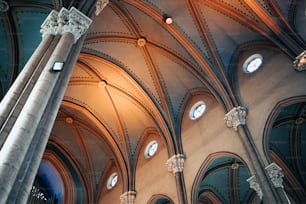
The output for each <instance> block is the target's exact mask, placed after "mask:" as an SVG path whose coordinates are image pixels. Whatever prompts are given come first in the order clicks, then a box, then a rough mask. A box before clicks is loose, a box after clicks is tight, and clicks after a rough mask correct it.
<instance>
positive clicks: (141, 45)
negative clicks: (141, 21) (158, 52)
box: [137, 38, 147, 47]
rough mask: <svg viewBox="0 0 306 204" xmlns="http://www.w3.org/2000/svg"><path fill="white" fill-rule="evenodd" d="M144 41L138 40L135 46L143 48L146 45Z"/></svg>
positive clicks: (143, 39) (142, 39)
mask: <svg viewBox="0 0 306 204" xmlns="http://www.w3.org/2000/svg"><path fill="white" fill-rule="evenodd" d="M146 42H147V41H146V39H145V38H139V39H138V40H137V45H138V46H139V47H143V46H145V45H146Z"/></svg>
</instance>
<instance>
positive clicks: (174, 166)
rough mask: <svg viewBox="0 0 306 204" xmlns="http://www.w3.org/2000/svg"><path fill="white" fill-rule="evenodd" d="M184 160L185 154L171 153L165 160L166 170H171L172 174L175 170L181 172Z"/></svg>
mask: <svg viewBox="0 0 306 204" xmlns="http://www.w3.org/2000/svg"><path fill="white" fill-rule="evenodd" d="M184 161H185V156H184V155H183V154H176V155H173V156H172V157H171V158H170V159H168V160H167V162H166V164H167V166H168V171H171V172H173V174H175V173H176V172H183V169H184Z"/></svg>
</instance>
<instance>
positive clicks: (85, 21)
mask: <svg viewBox="0 0 306 204" xmlns="http://www.w3.org/2000/svg"><path fill="white" fill-rule="evenodd" d="M91 23H92V20H91V19H90V18H88V17H87V16H86V15H84V14H83V13H82V12H80V11H79V10H77V9H76V8H74V7H72V8H71V9H70V10H67V9H66V8H64V7H63V8H62V9H61V10H60V12H59V13H58V12H56V11H54V10H52V11H51V13H50V14H49V15H48V17H47V18H46V20H45V21H44V22H43V24H42V25H41V29H40V32H41V33H42V36H43V37H44V36H46V35H47V34H52V35H57V34H63V33H66V32H69V33H72V34H73V36H74V42H76V41H77V40H78V39H79V38H80V37H81V36H82V35H83V34H84V33H85V32H86V31H87V29H88V28H89V26H90V24H91Z"/></svg>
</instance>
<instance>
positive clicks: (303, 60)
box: [293, 50, 306, 71]
mask: <svg viewBox="0 0 306 204" xmlns="http://www.w3.org/2000/svg"><path fill="white" fill-rule="evenodd" d="M293 66H294V68H295V70H297V71H305V70H306V50H304V51H303V52H302V53H301V54H299V56H297V57H296V58H295V60H294V62H293Z"/></svg>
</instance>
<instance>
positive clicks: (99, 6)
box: [95, 0, 109, 16]
mask: <svg viewBox="0 0 306 204" xmlns="http://www.w3.org/2000/svg"><path fill="white" fill-rule="evenodd" d="M108 3H109V0H97V3H96V11H95V14H96V16H98V15H99V14H100V13H101V11H102V10H103V9H104V8H105V7H106V6H107V4H108Z"/></svg>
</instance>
